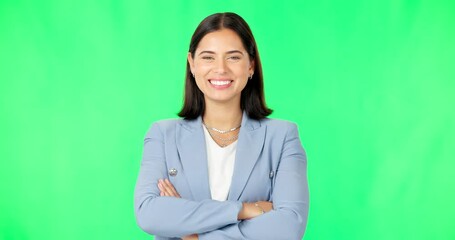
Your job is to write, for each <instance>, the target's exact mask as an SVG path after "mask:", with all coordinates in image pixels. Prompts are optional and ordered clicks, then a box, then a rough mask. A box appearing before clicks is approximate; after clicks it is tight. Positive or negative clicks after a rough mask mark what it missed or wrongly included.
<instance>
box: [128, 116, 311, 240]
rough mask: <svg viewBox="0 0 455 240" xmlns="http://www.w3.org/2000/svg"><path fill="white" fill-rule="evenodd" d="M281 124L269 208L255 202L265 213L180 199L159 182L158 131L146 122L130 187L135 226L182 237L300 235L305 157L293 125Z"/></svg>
mask: <svg viewBox="0 0 455 240" xmlns="http://www.w3.org/2000/svg"><path fill="white" fill-rule="evenodd" d="M287 128H288V129H287V131H286V132H287V133H286V139H285V140H284V145H283V148H282V150H281V156H280V164H279V166H278V168H277V172H276V174H275V185H274V188H273V189H274V190H273V193H272V198H271V201H273V209H272V202H258V203H257V204H258V206H259V207H262V208H263V209H264V212H266V214H262V211H261V210H260V208H259V207H257V206H255V205H254V203H242V202H237V201H225V202H219V201H214V200H210V199H206V200H201V201H192V200H188V199H184V198H180V197H179V196H180V195H179V193H178V192H177V191H175V188H174V187H173V186H171V185H169V184H168V185H164V183H166V181H164V182H162V181H161V183H159V182H160V181H158V179H165V178H166V177H167V172H166V165H165V162H164V161H163V159H165V157H164V143H163V133H162V132H161V130H160V128H159V127H158V126H155V127H152V129H151V131H150V133H149V135H148V137H147V138H146V141H145V144H146V146H145V148H144V158H143V161H142V165H141V171H140V173H139V179H138V182H137V184H136V190H135V209H136V218H137V221H138V224H139V226H140V227H141V228H142V229H143V230H144V231H146V232H148V233H150V234H154V235H160V236H165V237H179V238H181V237H185V238H184V239H191V237H192V238H193V239H200V240H204V239H210V240H216V239H231V240H234V239H250V240H251V239H300V238H301V237H302V235H303V233H304V231H305V227H306V221H307V216H308V183H307V175H306V156H305V153H304V151H303V148H302V147H301V143H300V140H299V138H298V133H297V129H296V126H295V125H288V126H287ZM177 226H178V227H177ZM192 234H193V235H192ZM194 234H197V236H196V235H194ZM186 237H188V238H186Z"/></svg>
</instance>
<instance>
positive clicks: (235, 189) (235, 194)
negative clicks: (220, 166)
mask: <svg viewBox="0 0 455 240" xmlns="http://www.w3.org/2000/svg"><path fill="white" fill-rule="evenodd" d="M265 131H266V129H265V126H261V124H260V122H259V121H257V120H254V119H250V118H249V117H248V116H247V114H246V113H245V112H244V113H243V119H242V127H241V128H240V133H239V138H238V139H239V140H238V143H237V152H236V156H235V165H234V173H233V175H232V182H231V188H230V190H229V196H228V200H233V201H237V200H239V198H240V196H241V194H242V192H243V189H244V188H245V185H246V183H247V181H248V178H249V177H250V174H251V171H253V168H254V166H255V164H256V161H257V160H258V158H259V154H260V153H261V151H262V148H263V146H264V141H265Z"/></svg>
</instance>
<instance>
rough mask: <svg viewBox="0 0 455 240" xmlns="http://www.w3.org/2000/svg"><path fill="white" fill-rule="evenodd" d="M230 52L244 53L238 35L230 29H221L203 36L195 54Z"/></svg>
mask: <svg viewBox="0 0 455 240" xmlns="http://www.w3.org/2000/svg"><path fill="white" fill-rule="evenodd" d="M231 50H239V51H242V52H245V48H244V46H243V43H242V40H241V39H240V37H239V35H238V34H237V33H236V32H234V31H232V30H230V29H222V30H218V31H215V32H211V33H208V34H207V35H205V36H204V37H203V38H202V39H201V41H200V42H199V44H198V47H197V49H196V52H201V51H214V52H217V51H219V52H222V51H231Z"/></svg>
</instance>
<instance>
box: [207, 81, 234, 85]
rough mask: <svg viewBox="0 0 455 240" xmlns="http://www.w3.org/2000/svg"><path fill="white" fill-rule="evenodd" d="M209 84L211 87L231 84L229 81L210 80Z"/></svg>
mask: <svg viewBox="0 0 455 240" xmlns="http://www.w3.org/2000/svg"><path fill="white" fill-rule="evenodd" d="M210 83H211V84H213V85H217V86H222V85H227V84H229V83H231V81H229V80H228V81H218V80H211V81H210Z"/></svg>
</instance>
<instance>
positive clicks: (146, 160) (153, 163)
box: [134, 123, 242, 237]
mask: <svg viewBox="0 0 455 240" xmlns="http://www.w3.org/2000/svg"><path fill="white" fill-rule="evenodd" d="M163 139H164V136H163V133H162V131H161V130H160V127H159V124H156V123H155V124H153V125H152V127H151V129H150V131H149V132H148V133H147V136H146V138H145V141H144V152H143V158H142V162H141V167H140V171H139V176H138V179H137V183H136V187H135V193H134V207H135V215H136V221H137V223H138V225H139V227H140V228H141V229H142V230H144V231H145V232H147V233H149V234H153V235H158V236H163V237H183V236H186V235H190V234H193V233H200V232H209V231H213V230H216V229H220V228H223V227H224V226H226V225H229V224H235V223H238V220H237V215H238V212H239V211H240V209H241V208H242V203H241V202H236V201H225V202H220V201H215V200H211V199H207V200H203V201H191V200H188V199H182V198H174V197H161V196H160V191H159V189H158V185H157V184H158V179H164V178H167V170H166V163H165V152H164V148H165V146H164V141H163Z"/></svg>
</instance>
